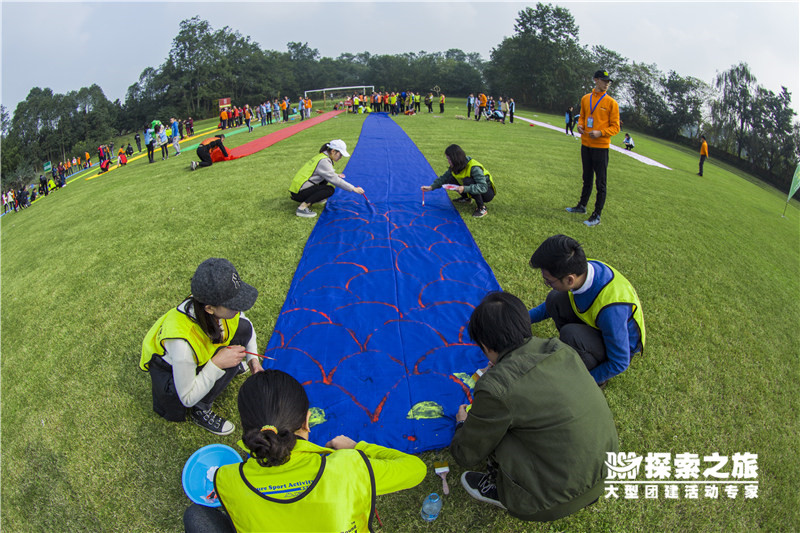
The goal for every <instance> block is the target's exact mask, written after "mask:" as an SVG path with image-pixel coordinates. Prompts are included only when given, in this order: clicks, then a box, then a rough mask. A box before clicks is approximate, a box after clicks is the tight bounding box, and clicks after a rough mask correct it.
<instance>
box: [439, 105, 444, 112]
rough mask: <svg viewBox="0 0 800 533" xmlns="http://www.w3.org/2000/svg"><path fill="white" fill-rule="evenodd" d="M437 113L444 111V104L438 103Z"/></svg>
mask: <svg viewBox="0 0 800 533" xmlns="http://www.w3.org/2000/svg"><path fill="white" fill-rule="evenodd" d="M439 113H444V104H442V103H440V104H439Z"/></svg>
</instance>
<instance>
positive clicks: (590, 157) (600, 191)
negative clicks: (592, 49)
mask: <svg viewBox="0 0 800 533" xmlns="http://www.w3.org/2000/svg"><path fill="white" fill-rule="evenodd" d="M593 80H594V89H593V90H592V92H590V93H589V94H587V95H584V97H583V98H581V114H580V118H579V119H578V133H580V134H581V163H582V165H583V189H582V190H581V198H580V200H578V205H576V206H575V207H567V211H568V212H570V213H586V205H587V204H588V203H589V196H591V194H592V181H593V178H594V179H595V180H596V182H597V197H596V198H595V203H594V212H592V215H591V216H590V217H589V219H588V220H586V221H584V224H586V225H587V226H589V227H591V226H596V225H598V224H599V223H600V214H601V213H602V212H603V206H604V205H605V202H606V173H607V171H608V147H609V146H610V145H611V137H613V136H614V135H616V134H617V133H619V105H618V104H617V101H616V100H614V99H613V98H611V96H609V95H608V93H607V92H606V91H607V90H608V87H609V85H611V82H612V81H613V80H612V79H611V77H610V76H609V74H608V71H606V70H598V71H597V72H595V73H594V76H593Z"/></svg>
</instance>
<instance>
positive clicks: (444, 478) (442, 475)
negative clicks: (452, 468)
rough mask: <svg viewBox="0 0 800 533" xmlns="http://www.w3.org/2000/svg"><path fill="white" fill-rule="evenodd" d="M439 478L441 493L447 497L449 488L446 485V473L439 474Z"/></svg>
mask: <svg viewBox="0 0 800 533" xmlns="http://www.w3.org/2000/svg"><path fill="white" fill-rule="evenodd" d="M439 477H440V478H442V492H444V495H445V496H447V495H448V494H450V486H449V485H448V484H447V472H440V473H439Z"/></svg>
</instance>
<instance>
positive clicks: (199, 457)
mask: <svg viewBox="0 0 800 533" xmlns="http://www.w3.org/2000/svg"><path fill="white" fill-rule="evenodd" d="M241 462H242V457H241V456H240V455H239V452H237V451H236V450H234V449H233V448H231V447H230V446H226V445H225V444H209V445H208V446H203V447H202V448H200V449H199V450H197V451H196V452H194V453H193V454H192V456H191V457H189V460H188V461H186V464H185V465H183V474H182V475H181V482H182V483H183V491H184V492H185V493H186V496H188V497H189V499H190V500H192V501H193V502H194V503H197V504H200V505H205V506H206V507H219V506H220V505H221V504H220V502H219V498H217V497H216V495H213V496H212V498H209V495H210V494H211V493H212V492H213V491H214V477H213V475H212V473H213V472H209V471H210V470H211V469H213V468H215V467H216V468H219V467H220V466H224V465H230V464H234V463H241ZM209 477H211V479H208V478H209Z"/></svg>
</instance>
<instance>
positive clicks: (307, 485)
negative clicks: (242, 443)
mask: <svg viewBox="0 0 800 533" xmlns="http://www.w3.org/2000/svg"><path fill="white" fill-rule="evenodd" d="M299 449H302V451H300V450H299ZM309 452H310V453H309ZM330 452H331V450H330V449H328V448H322V447H320V446H317V445H315V444H313V443H310V442H307V441H303V440H300V439H298V441H297V444H296V445H295V449H294V450H292V457H291V458H290V459H289V462H288V463H286V464H283V465H280V466H276V467H262V466H261V465H259V464H258V462H257V461H256V459H255V458H253V457H251V458H249V459H248V460H247V461H245V462H244V463H236V464H232V465H226V466H222V467H220V468H219V469H218V470H217V472H216V474H215V476H214V488H215V489H216V491H217V495H218V496H219V499H220V502H221V503H222V505H223V506H224V507H225V510H226V511H227V512H228V516H230V518H231V520H232V521H233V525H234V526H235V528H236V531H238V532H249V531H253V532H268V531H273V532H277V531H280V532H285V533H289V532H298V533H300V532H302V533H309V532H316V531H320V532H323V531H324V532H341V533H345V532H346V533H362V532H366V531H372V527H371V524H370V522H371V520H372V510H373V509H374V508H375V495H376V492H375V476H374V473H373V471H372V465H371V464H370V463H369V460H368V459H367V457H366V455H365V454H364V453H363V452H362V451H360V450H337V451H335V452H333V453H330ZM309 455H311V456H315V457H314V460H309V457H308V456H309ZM316 457H319V460H316ZM269 493H272V494H273V496H270V495H269ZM281 494H282V495H283V497H275V495H281Z"/></svg>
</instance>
